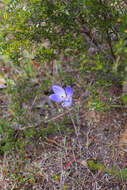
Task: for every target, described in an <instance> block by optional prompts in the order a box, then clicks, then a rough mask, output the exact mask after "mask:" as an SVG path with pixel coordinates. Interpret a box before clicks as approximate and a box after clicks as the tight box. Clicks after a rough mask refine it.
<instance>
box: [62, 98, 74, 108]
mask: <svg viewBox="0 0 127 190" xmlns="http://www.w3.org/2000/svg"><path fill="white" fill-rule="evenodd" d="M71 105H72V98H71V97H70V98H69V99H68V100H66V101H64V103H62V106H63V107H68V106H71Z"/></svg>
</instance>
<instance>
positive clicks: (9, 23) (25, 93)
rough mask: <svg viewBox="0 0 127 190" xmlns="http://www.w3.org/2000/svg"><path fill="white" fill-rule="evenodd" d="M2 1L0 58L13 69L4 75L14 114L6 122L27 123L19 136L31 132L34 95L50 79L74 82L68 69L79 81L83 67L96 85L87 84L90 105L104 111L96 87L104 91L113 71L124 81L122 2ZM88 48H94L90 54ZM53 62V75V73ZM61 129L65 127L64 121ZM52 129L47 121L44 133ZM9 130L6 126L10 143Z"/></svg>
mask: <svg viewBox="0 0 127 190" xmlns="http://www.w3.org/2000/svg"><path fill="white" fill-rule="evenodd" d="M3 4H4V7H3V9H2V10H1V11H0V55H1V57H2V58H1V57H0V61H1V62H2V64H5V65H7V67H9V68H11V72H12V73H13V74H12V73H11V74H10V76H6V78H7V83H8V89H7V90H6V92H5V93H7V94H9V95H10V99H11V101H10V103H9V108H10V112H11V114H12V116H13V117H12V118H11V119H10V120H9V121H8V123H9V125H11V126H12V125H13V124H14V125H15V124H17V125H18V126H21V127H26V128H27V127H28V128H30V129H28V130H25V131H24V135H26V136H29V137H30V138H31V137H34V135H35V134H36V130H34V127H35V124H36V120H35V117H34V115H33V114H32V112H31V109H30V105H31V104H32V102H33V101H34V99H35V98H36V97H40V96H41V94H42V95H44V94H45V92H47V93H49V88H50V87H51V85H52V83H53V82H56V83H57V81H59V82H60V83H64V84H65V85H72V86H73V84H75V82H76V81H77V80H80V79H79V78H77V77H76V76H75V74H73V73H71V72H68V71H69V70H68V68H73V69H77V70H78V71H79V72H80V73H81V77H82V85H83V84H84V82H85V81H84V80H85V79H84V72H88V73H91V75H94V76H95V78H96V81H95V85H94V86H92V87H91V88H89V90H90V97H89V106H90V108H92V109H93V108H94V109H96V110H107V107H106V105H105V103H104V102H103V100H102V99H101V95H100V93H99V92H98V89H97V88H98V87H100V88H101V87H104V89H105V91H106V90H107V89H108V88H109V87H110V85H111V84H112V83H113V80H112V78H113V77H112V76H116V75H117V76H118V77H119V78H120V79H121V80H126V76H127V75H126V74H127V54H126V53H127V40H126V36H127V27H126V26H127V7H126V6H124V5H121V1H119V0H111V1H110V2H109V1H104V0H101V1H100V0H92V1H89V0H86V1H84V0H70V1H68V0H61V1H59V0H43V1H42V0H30V1H29V0H15V1H12V0H8V1H5V0H4V1H3ZM47 40H48V43H49V44H48V45H47V44H46V43H47ZM91 47H92V48H93V49H92V51H94V52H92V53H91V54H89V50H90V48H91ZM54 61H55V63H56V65H57V69H58V70H57V72H58V73H57V76H53V64H54ZM38 67H39V69H37V68H38ZM64 68H65V70H64ZM108 74H110V75H108ZM72 75H73V76H72ZM40 76H41V77H42V78H41V80H40ZM96 76H97V77H96ZM104 76H105V78H104ZM120 82H121V81H120ZM36 85H37V88H35V86H36ZM109 98H110V100H111V97H109ZM125 99H126V98H124V100H125ZM107 102H108V101H107ZM109 102H110V101H109ZM64 122H65V121H64ZM7 129H8V127H7ZM62 129H63V131H65V125H64V124H63V125H62ZM53 130H57V129H56V127H55V126H54V125H53V124H52V126H51V124H50V125H49V126H48V127H47V129H44V131H43V133H44V134H45V133H46V134H48V133H51V132H52V131H53ZM11 132H13V130H12V131H8V130H7V133H8V134H9V135H10V138H11V137H12V142H14V139H13V135H12V134H11Z"/></svg>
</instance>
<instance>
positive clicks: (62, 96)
mask: <svg viewBox="0 0 127 190" xmlns="http://www.w3.org/2000/svg"><path fill="white" fill-rule="evenodd" d="M52 89H53V92H54V94H51V95H50V96H49V98H50V99H51V100H53V101H55V102H62V106H63V107H68V106H71V105H72V95H73V93H74V92H73V90H72V88H71V87H70V86H67V87H66V88H65V90H64V89H63V88H62V87H61V86H59V85H53V86H52Z"/></svg>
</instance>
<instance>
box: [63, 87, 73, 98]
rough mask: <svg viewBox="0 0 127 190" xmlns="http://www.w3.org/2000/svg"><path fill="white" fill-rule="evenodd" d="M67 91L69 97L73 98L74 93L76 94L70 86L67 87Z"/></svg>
mask: <svg viewBox="0 0 127 190" xmlns="http://www.w3.org/2000/svg"><path fill="white" fill-rule="evenodd" d="M65 91H66V94H67V95H68V96H72V95H73V93H74V91H73V90H72V88H71V87H70V86H67V87H66V89H65Z"/></svg>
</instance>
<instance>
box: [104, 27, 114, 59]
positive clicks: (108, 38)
mask: <svg viewBox="0 0 127 190" xmlns="http://www.w3.org/2000/svg"><path fill="white" fill-rule="evenodd" d="M106 33H107V42H108V45H109V48H110V52H111V56H112V58H113V59H114V60H116V57H115V54H114V52H113V48H112V43H111V38H110V35H109V32H108V29H107V30H106Z"/></svg>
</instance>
